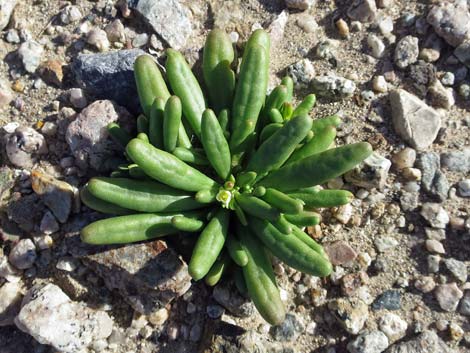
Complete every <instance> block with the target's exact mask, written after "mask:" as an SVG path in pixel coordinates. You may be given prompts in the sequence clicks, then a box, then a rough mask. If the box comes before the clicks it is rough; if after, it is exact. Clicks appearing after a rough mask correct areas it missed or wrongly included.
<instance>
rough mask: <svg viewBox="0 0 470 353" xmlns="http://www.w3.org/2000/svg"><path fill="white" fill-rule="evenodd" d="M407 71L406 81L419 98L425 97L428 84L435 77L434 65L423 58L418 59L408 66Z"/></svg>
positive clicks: (431, 82) (430, 83)
mask: <svg viewBox="0 0 470 353" xmlns="http://www.w3.org/2000/svg"><path fill="white" fill-rule="evenodd" d="M408 70H409V73H408V76H407V77H406V78H407V81H408V82H409V83H410V84H411V85H412V86H413V88H414V89H415V91H416V93H417V94H418V95H419V97H420V98H421V99H424V98H425V97H426V94H427V92H428V86H430V85H432V84H433V82H434V81H435V80H436V79H437V76H436V74H437V70H436V66H435V65H433V64H431V63H427V62H425V61H423V60H418V62H417V63H416V64H412V65H410V66H409V68H408Z"/></svg>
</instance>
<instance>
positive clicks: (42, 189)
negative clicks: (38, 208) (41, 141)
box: [31, 170, 75, 223]
mask: <svg viewBox="0 0 470 353" xmlns="http://www.w3.org/2000/svg"><path fill="white" fill-rule="evenodd" d="M31 184H32V187H33V190H34V192H35V193H36V194H38V195H39V196H41V198H42V200H43V201H44V203H45V204H46V206H47V207H49V209H50V210H51V211H52V213H54V216H56V218H57V219H58V220H59V222H61V223H65V222H66V221H67V218H68V217H69V215H70V212H71V211H72V205H73V198H74V193H75V190H74V188H73V187H72V186H71V185H70V184H68V183H66V182H65V181H62V180H57V179H55V178H53V177H51V176H49V175H46V174H43V173H41V172H39V171H38V170H33V172H32V173H31Z"/></svg>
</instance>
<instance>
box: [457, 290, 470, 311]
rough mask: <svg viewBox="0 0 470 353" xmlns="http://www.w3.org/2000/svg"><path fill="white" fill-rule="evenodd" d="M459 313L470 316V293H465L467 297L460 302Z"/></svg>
mask: <svg viewBox="0 0 470 353" xmlns="http://www.w3.org/2000/svg"><path fill="white" fill-rule="evenodd" d="M459 312H460V313H461V314H462V315H465V316H470V291H468V290H467V291H465V295H464V296H463V298H462V300H461V301H460V308H459Z"/></svg>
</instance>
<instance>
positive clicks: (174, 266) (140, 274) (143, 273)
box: [68, 235, 191, 315]
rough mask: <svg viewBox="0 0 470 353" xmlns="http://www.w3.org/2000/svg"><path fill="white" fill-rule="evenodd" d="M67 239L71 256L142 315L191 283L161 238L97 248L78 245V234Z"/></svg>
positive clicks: (184, 270)
mask: <svg viewBox="0 0 470 353" xmlns="http://www.w3.org/2000/svg"><path fill="white" fill-rule="evenodd" d="M68 241H69V242H71V243H70V244H69V245H68V248H69V249H73V250H72V254H73V255H74V256H76V257H79V258H81V259H82V261H83V263H84V264H85V265H86V266H88V267H89V268H91V269H92V270H93V271H94V272H96V273H97V274H98V275H99V276H100V277H102V278H103V280H104V282H105V284H106V286H107V287H108V288H109V289H110V290H118V291H119V293H120V294H121V295H122V296H123V298H124V300H126V301H127V302H128V303H129V304H130V305H131V306H132V307H133V308H134V310H137V311H138V312H140V313H142V314H147V315H149V314H152V313H154V312H156V311H158V310H159V309H161V308H163V307H165V306H166V305H167V304H168V303H170V302H171V301H172V300H173V299H175V298H177V297H179V296H181V295H183V294H184V293H186V291H187V290H188V289H189V287H190V286H191V277H190V275H189V273H188V266H187V265H186V263H185V262H184V261H183V260H182V259H181V258H180V257H179V256H178V255H177V254H176V253H175V252H174V251H173V250H172V249H170V248H168V247H167V245H166V243H165V242H163V241H161V240H155V241H151V242H146V243H141V244H129V245H126V246H119V247H117V246H113V247H100V248H98V247H97V246H88V245H84V244H80V239H79V237H78V236H77V235H74V236H72V237H70V238H69V239H68ZM97 250H98V251H97Z"/></svg>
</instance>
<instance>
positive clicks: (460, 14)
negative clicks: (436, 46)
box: [427, 0, 470, 47]
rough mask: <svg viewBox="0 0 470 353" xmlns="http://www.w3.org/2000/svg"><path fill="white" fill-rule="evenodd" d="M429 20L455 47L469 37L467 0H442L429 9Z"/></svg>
mask: <svg viewBox="0 0 470 353" xmlns="http://www.w3.org/2000/svg"><path fill="white" fill-rule="evenodd" d="M427 21H428V23H429V24H430V25H431V26H433V27H434V30H435V31H436V33H437V34H438V35H439V36H441V37H442V38H444V39H445V41H446V42H447V43H449V44H450V45H452V46H453V47H456V46H458V45H460V44H461V43H462V42H463V41H464V40H465V39H467V38H469V31H470V13H469V12H468V8H467V2H466V1H465V0H456V1H455V2H452V1H446V0H444V1H440V2H439V3H438V4H437V5H434V6H433V8H432V9H431V11H429V14H428V17H427Z"/></svg>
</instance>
